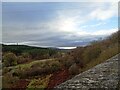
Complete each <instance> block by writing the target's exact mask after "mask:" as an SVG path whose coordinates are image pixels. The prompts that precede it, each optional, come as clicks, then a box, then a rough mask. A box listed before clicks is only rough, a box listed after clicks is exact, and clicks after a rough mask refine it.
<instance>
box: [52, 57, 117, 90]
mask: <svg viewBox="0 0 120 90" xmlns="http://www.w3.org/2000/svg"><path fill="white" fill-rule="evenodd" d="M118 60H119V59H118V55H116V56H114V57H112V58H110V59H108V60H107V61H105V62H104V63H101V64H99V65H97V66H95V67H93V68H92V69H89V70H88V71H85V72H83V73H81V74H79V75H77V76H75V77H74V78H72V79H70V80H68V81H66V82H64V83H62V84H60V85H58V86H57V87H55V88H54V89H55V90H58V89H59V90H91V89H93V88H94V89H100V88H102V90H103V89H105V90H106V89H107V90H109V89H110V90H118V81H119V77H118ZM100 90H101V89H100Z"/></svg>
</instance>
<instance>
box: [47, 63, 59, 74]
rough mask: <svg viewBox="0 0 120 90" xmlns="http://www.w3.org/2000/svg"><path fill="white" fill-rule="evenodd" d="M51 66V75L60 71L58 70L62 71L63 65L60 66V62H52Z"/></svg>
mask: <svg viewBox="0 0 120 90" xmlns="http://www.w3.org/2000/svg"><path fill="white" fill-rule="evenodd" d="M49 66H50V71H51V73H53V72H55V71H58V70H60V68H61V64H60V62H59V61H52V62H51V63H50V64H49Z"/></svg>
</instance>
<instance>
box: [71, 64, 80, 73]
mask: <svg viewBox="0 0 120 90" xmlns="http://www.w3.org/2000/svg"><path fill="white" fill-rule="evenodd" d="M69 73H70V74H71V75H76V74H78V73H79V68H78V66H77V65H76V64H73V65H72V66H71V67H70V68H69Z"/></svg>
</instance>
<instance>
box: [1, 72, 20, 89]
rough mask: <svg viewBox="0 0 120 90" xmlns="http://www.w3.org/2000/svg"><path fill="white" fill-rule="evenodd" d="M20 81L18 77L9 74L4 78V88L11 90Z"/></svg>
mask: <svg viewBox="0 0 120 90" xmlns="http://www.w3.org/2000/svg"><path fill="white" fill-rule="evenodd" d="M18 80H19V78H18V77H13V75H12V73H7V74H5V75H4V76H3V77H2V86H3V88H11V86H12V85H14V84H15V83H16V82H17V81H18Z"/></svg>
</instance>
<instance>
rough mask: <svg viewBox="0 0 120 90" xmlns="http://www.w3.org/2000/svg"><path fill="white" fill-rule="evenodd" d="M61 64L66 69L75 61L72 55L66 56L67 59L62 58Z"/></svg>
mask: <svg viewBox="0 0 120 90" xmlns="http://www.w3.org/2000/svg"><path fill="white" fill-rule="evenodd" d="M59 61H60V63H62V65H63V66H64V67H66V68H69V67H70V66H71V65H72V64H73V63H74V62H75V61H74V60H73V57H72V56H70V55H66V56H65V57H62V58H60V60H59Z"/></svg>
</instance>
